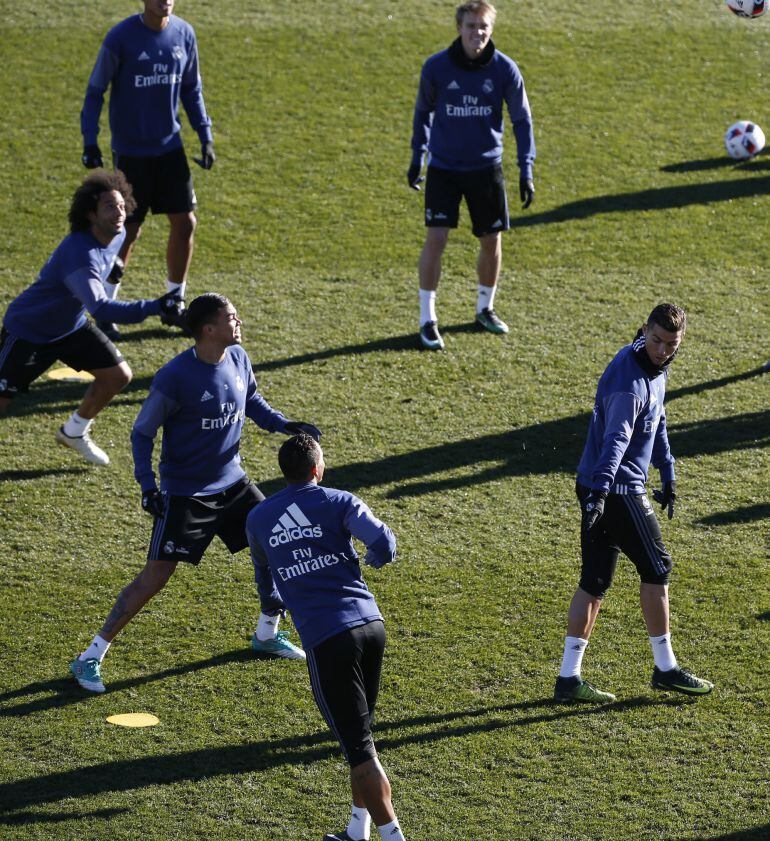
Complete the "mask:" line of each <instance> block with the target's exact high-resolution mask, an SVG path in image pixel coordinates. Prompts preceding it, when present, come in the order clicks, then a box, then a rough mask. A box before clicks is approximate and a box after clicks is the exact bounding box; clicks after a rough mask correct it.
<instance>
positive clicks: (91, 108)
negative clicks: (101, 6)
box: [80, 0, 216, 340]
mask: <svg viewBox="0 0 770 841" xmlns="http://www.w3.org/2000/svg"><path fill="white" fill-rule="evenodd" d="M173 8H174V0H144V11H143V12H142V13H141V14H138V15H132V16H131V17H130V18H126V19H125V20H124V21H121V22H120V23H119V24H117V26H114V27H113V28H112V29H111V30H110V31H109V32H108V33H107V35H106V37H105V39H104V43H103V44H102V47H101V49H100V50H99V55H98V56H97V59H96V64H95V65H94V69H93V71H92V73H91V77H90V79H89V81H88V89H87V91H86V97H85V102H84V103H83V110H82V112H81V114H80V124H81V131H82V133H83V164H84V165H85V166H86V167H88V168H89V169H90V168H92V167H100V166H103V158H102V152H101V149H100V148H99V145H98V142H97V140H98V134H99V116H100V114H101V110H102V103H103V100H104V94H105V91H106V90H107V88H108V87H111V92H110V131H111V134H112V156H113V163H114V165H115V168H116V169H120V170H122V171H123V172H124V173H125V175H126V178H127V179H128V181H129V182H130V183H131V185H132V186H133V188H134V197H135V199H136V202H137V206H136V209H135V210H134V211H133V212H132V213H131V215H130V216H129V217H128V219H127V220H126V241H125V242H124V243H123V247H122V248H121V250H120V258H121V260H122V261H123V263H125V264H128V260H129V257H130V256H131V251H132V249H133V247H134V243H135V242H136V240H137V238H138V237H139V234H140V232H141V228H142V223H143V222H144V219H145V217H146V215H147V211H148V210H152V212H153V213H165V214H166V215H167V216H168V221H169V236H168V246H167V249H166V264H167V268H168V280H167V282H166V289H167V291H169V292H177V293H178V295H179V297H180V298H182V299H184V296H185V287H186V283H187V271H188V269H189V267H190V260H191V258H192V252H193V234H194V232H195V226H196V219H195V213H194V212H193V211H194V209H195V206H196V200H195V191H194V190H193V183H192V176H191V174H190V167H189V166H188V164H187V158H186V156H185V153H184V149H183V148H182V138H181V135H180V129H181V124H180V122H179V118H178V114H179V100H180V99H181V101H182V104H183V105H184V108H185V111H186V112H187V116H188V117H189V120H190V123H191V125H192V127H193V128H194V129H195V131H196V132H197V133H198V137H199V138H200V142H201V157H200V158H194V159H193V160H195V162H196V163H197V164H198V165H199V166H201V167H202V168H203V169H211V167H212V166H213V165H214V161H215V160H216V156H215V155H214V144H213V140H212V134H211V120H210V119H209V117H208V115H207V113H206V107H205V105H204V102H203V87H202V83H201V76H200V72H199V69H198V44H197V41H196V38H195V32H194V31H193V28H192V27H191V26H190V24H189V23H187V22H186V21H184V20H182V19H181V18H178V17H176V16H175V15H172V14H171V12H172V11H173ZM112 281H113V282H108V283H107V285H106V289H107V292H108V295H109V296H110V297H111V298H115V297H116V296H117V294H118V285H119V281H120V278H119V277H114V278H112ZM163 323H164V324H169V325H176V326H178V327H180V328H182V329H183V330H184V329H185V321H184V312H183V311H180V312H175V313H170V314H168V315H167V316H164V318H163ZM100 326H102V325H100ZM103 330H104V332H105V333H107V335H108V336H110V338H111V339H113V340H115V339H116V338H118V337H119V333H118V331H117V329H116V328H115V326H114V325H113V324H109V323H105V324H104V325H103Z"/></svg>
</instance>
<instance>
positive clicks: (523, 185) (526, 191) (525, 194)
mask: <svg viewBox="0 0 770 841" xmlns="http://www.w3.org/2000/svg"><path fill="white" fill-rule="evenodd" d="M519 195H520V196H521V209H522V210H526V209H527V208H528V207H529V206H530V205H531V204H532V202H533V200H534V198H535V182H534V181H533V180H532V179H531V178H520V179H519Z"/></svg>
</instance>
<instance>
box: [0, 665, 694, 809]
mask: <svg viewBox="0 0 770 841" xmlns="http://www.w3.org/2000/svg"><path fill="white" fill-rule="evenodd" d="M215 659H216V658H215ZM672 703H675V704H681V703H682V702H681V701H676V702H672V701H670V700H669V699H662V700H661V699H656V698H650V697H646V696H639V697H636V698H630V699H628V700H627V701H618V702H615V703H613V704H606V705H604V706H598V707H597V706H580V707H574V706H566V705H563V704H555V703H554V702H553V701H552V700H551V699H539V700H533V701H523V702H519V703H511V704H505V705H501V706H495V707H486V708H482V709H476V710H464V711H458V712H450V713H442V714H436V715H422V716H416V717H413V718H404V719H400V720H396V721H389V722H383V723H381V724H379V725H378V726H377V728H376V731H377V734H378V738H377V739H376V741H377V746H378V748H379V749H380V750H383V749H393V748H398V747H400V746H402V745H409V744H430V743H431V742H436V741H439V740H441V739H447V738H458V737H462V736H467V735H471V734H474V733H483V732H491V731H495V730H503V729H508V728H512V727H528V726H530V725H534V724H541V723H543V722H549V721H558V720H562V719H568V718H580V717H585V716H597V715H610V714H612V713H622V712H624V711H626V710H630V709H638V708H641V707H648V706H659V705H661V704H666V705H671V704H672ZM533 711H535V714H534V715H530V714H529V713H531V712H533ZM516 713H523V715H521V716H519V717H516V715H515V714H516ZM511 714H513V716H512V715H511ZM463 719H483V720H482V721H478V720H477V721H473V720H472V721H470V722H468V723H461V722H462V720H463ZM415 728H417V729H416V730H415V732H411V733H404V732H403V731H404V730H409V729H415ZM419 728H427V729H419ZM338 755H339V748H338V746H337V745H336V743H332V738H331V734H330V733H328V732H326V731H323V732H315V733H310V734H308V735H305V736H293V737H288V738H284V739H276V740H273V741H259V742H252V743H251V744H247V745H231V746H228V747H216V748H201V749H200V750H194V751H187V752H185V753H175V754H168V755H160V756H145V757H142V758H139V759H129V760H120V761H115V762H102V763H99V764H98V765H90V766H86V767H83V768H75V769H73V770H71V771H62V772H59V773H55V774H44V775H40V776H37V777H27V778H25V779H23V780H18V781H14V782H9V783H3V784H0V812H5V813H8V812H14V811H17V810H20V809H26V808H29V807H31V806H35V805H39V804H42V803H50V802H56V801H58V800H63V799H65V798H72V797H90V796H93V795H100V794H104V793H107V792H116V791H131V790H134V789H141V788H146V787H147V786H155V785H169V784H173V783H177V782H181V781H187V782H189V781H193V782H194V781H197V780H202V779H207V778H211V777H216V776H225V775H232V774H250V773H255V772H259V771H264V770H267V769H271V768H276V767H280V766H283V765H297V764H302V765H304V764H309V763H311V762H320V761H324V760H327V759H331V758H334V757H337V756H338ZM31 814H33V813H27V816H28V817H30V815H31ZM43 817H46V816H43ZM0 820H4V821H5V822H6V823H7V822H8V820H9V818H4V819H0Z"/></svg>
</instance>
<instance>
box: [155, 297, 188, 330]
mask: <svg viewBox="0 0 770 841" xmlns="http://www.w3.org/2000/svg"><path fill="white" fill-rule="evenodd" d="M158 303H159V304H160V320H161V321H162V322H163V323H164V324H176V323H177V322H178V321H179V318H180V317H181V316H182V314H183V313H184V301H183V300H182V298H180V297H179V292H177V291H174V292H166V294H165V295H161V296H160V298H158Z"/></svg>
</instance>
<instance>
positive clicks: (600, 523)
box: [554, 304, 714, 703]
mask: <svg viewBox="0 0 770 841" xmlns="http://www.w3.org/2000/svg"><path fill="white" fill-rule="evenodd" d="M685 326H686V319H685V313H684V310H683V309H681V308H680V307H677V306H674V305H673V304H659V305H658V306H656V307H655V309H654V310H653V311H652V312H651V313H650V316H649V318H648V319H647V323H646V324H645V325H644V326H643V327H642V329H641V330H640V331H639V332H638V333H637V335H636V338H635V340H634V342H633V343H632V344H630V345H626V346H625V347H624V348H622V349H621V350H620V351H619V352H618V353H617V354H616V356H615V358H614V359H613V360H612V362H610V364H609V365H608V366H607V369H606V370H605V372H604V374H602V376H601V379H600V380H599V386H598V388H597V391H596V399H595V402H594V409H593V417H592V418H591V423H590V425H589V428H588V438H587V440H586V445H585V449H584V450H583V456H582V458H581V460H580V464H579V465H578V475H577V495H578V499H579V500H580V505H581V509H582V523H581V530H580V545H581V550H582V570H581V575H580V584H579V586H578V588H577V590H576V591H575V595H574V596H573V598H572V603H571V605H570V608H569V616H568V620H567V638H566V640H565V642H564V656H563V659H562V664H561V670H560V672H559V676H558V677H557V678H556V689H555V692H554V695H555V698H556V700H557V701H594V702H600V703H601V702H607V701H614V700H615V696H614V695H613V694H611V693H610V692H603V691H601V690H599V689H597V688H596V687H594V686H592V685H591V684H590V683H588V682H587V681H584V680H583V679H582V677H581V676H580V671H581V663H582V659H583V653H584V652H585V649H586V646H587V645H588V638H589V637H590V636H591V631H592V629H593V626H594V623H595V622H596V617H597V616H598V615H599V608H600V607H601V604H602V599H603V598H604V596H605V595H606V593H607V590H608V589H609V587H610V585H611V584H612V578H613V575H614V573H615V565H616V563H617V560H618V554H619V553H620V552H623V554H624V555H626V556H627V557H628V558H630V560H631V561H632V562H633V563H634V565H635V566H636V569H637V572H638V573H639V577H640V579H641V586H640V599H641V606H642V614H643V615H644V620H645V623H646V625H647V633H648V634H649V637H650V645H651V646H652V654H653V658H654V660H655V667H654V669H653V672H652V686H653V688H655V689H663V690H673V691H675V692H683V693H684V694H685V695H694V696H696V697H697V696H699V695H707V694H708V693H709V692H711V690H712V689H713V688H714V684H713V683H710V682H709V681H707V680H703V679H702V678H699V677H696V676H695V675H694V674H693V673H692V672H690V671H688V670H687V669H683V668H681V667H680V666H679V664H678V662H677V659H676V657H675V656H674V652H673V649H672V647H671V635H670V632H669V605H668V578H669V575H670V573H671V555H669V553H668V550H667V549H666V547H665V546H664V544H663V538H662V536H661V533H660V526H659V525H658V521H657V518H656V517H655V512H654V511H653V509H652V506H651V505H650V502H649V500H648V499H647V494H646V492H645V484H646V482H647V472H648V469H649V466H650V462H652V464H653V465H654V466H655V467H656V468H657V469H658V470H659V471H660V478H661V482H662V485H663V487H662V490H661V491H658V490H656V491H654V492H653V497H654V499H655V501H656V502H658V503H660V505H661V509H662V510H665V511H667V512H668V517H669V519H671V517H673V515H674V504H675V502H676V482H675V476H674V459H673V457H672V455H671V450H670V448H669V444H668V434H667V432H666V413H665V410H664V408H663V400H664V398H665V393H666V379H667V378H668V366H669V365H670V364H671V361H672V359H673V358H674V355H675V354H676V352H677V350H678V348H679V346H680V344H681V342H682V339H683V338H684V332H685Z"/></svg>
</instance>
